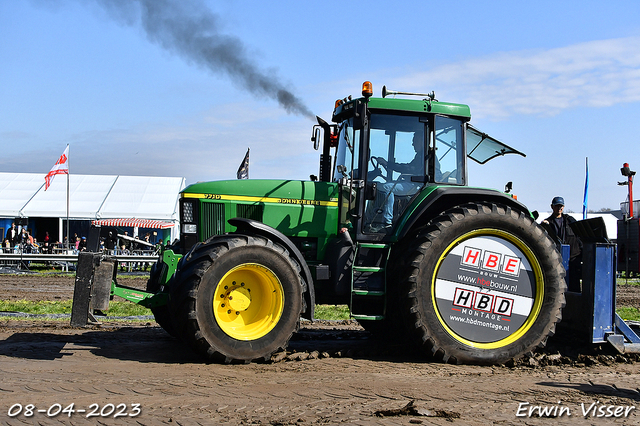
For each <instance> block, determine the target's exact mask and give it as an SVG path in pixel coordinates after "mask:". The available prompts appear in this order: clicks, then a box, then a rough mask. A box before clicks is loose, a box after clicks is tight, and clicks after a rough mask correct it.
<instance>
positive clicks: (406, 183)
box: [367, 132, 426, 233]
mask: <svg viewBox="0 0 640 426" xmlns="http://www.w3.org/2000/svg"><path fill="white" fill-rule="evenodd" d="M412 144H413V149H414V151H415V156H414V157H413V160H411V161H410V162H409V163H390V162H388V161H387V160H386V159H385V158H383V157H375V158H376V160H377V161H378V164H380V165H381V166H383V167H384V168H385V169H387V171H395V172H399V173H401V176H400V177H399V179H398V180H396V181H391V182H386V183H380V184H378V185H377V188H378V194H377V196H376V200H374V201H372V202H370V203H369V206H368V209H367V210H368V214H367V218H368V223H369V224H370V228H369V231H370V232H373V233H378V232H385V233H386V232H389V231H390V230H391V227H392V226H393V205H394V202H395V195H398V196H403V195H414V194H415V193H417V192H418V191H419V190H420V188H421V187H422V184H421V183H419V182H412V181H411V176H423V175H424V166H425V163H426V156H425V154H424V134H423V133H422V132H415V133H414V134H413V139H412ZM380 199H382V202H379V201H378V200H380ZM375 201H378V202H375ZM374 203H375V204H376V205H377V206H378V207H377V208H376V209H375V211H374V212H371V210H373V209H374V207H373V204H374ZM380 216H382V217H380Z"/></svg>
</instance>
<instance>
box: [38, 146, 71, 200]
mask: <svg viewBox="0 0 640 426" xmlns="http://www.w3.org/2000/svg"><path fill="white" fill-rule="evenodd" d="M68 174H69V145H67V148H66V149H65V150H64V152H63V153H62V155H61V156H60V158H58V161H56V164H54V166H53V167H52V168H51V171H50V172H49V173H47V175H46V176H45V177H44V190H45V191H46V190H47V189H49V186H50V185H51V181H52V180H53V177H54V176H55V175H68Z"/></svg>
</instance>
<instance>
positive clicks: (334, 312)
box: [314, 305, 349, 320]
mask: <svg viewBox="0 0 640 426" xmlns="http://www.w3.org/2000/svg"><path fill="white" fill-rule="evenodd" d="M314 316H315V318H316V319H322V320H348V319H349V307H348V306H347V305H316V311H315V315H314Z"/></svg>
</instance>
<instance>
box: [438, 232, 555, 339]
mask: <svg viewBox="0 0 640 426" xmlns="http://www.w3.org/2000/svg"><path fill="white" fill-rule="evenodd" d="M484 236H493V237H497V238H501V239H503V240H504V241H507V242H509V243H511V244H513V245H514V246H515V247H516V248H517V249H518V250H520V254H521V255H522V257H523V260H526V261H527V262H528V263H529V265H530V268H531V271H532V273H533V277H534V282H533V291H534V296H533V300H532V305H531V308H530V311H529V314H528V316H527V319H526V320H525V321H524V323H523V324H522V325H521V326H520V327H519V328H518V329H517V330H516V331H515V332H513V333H512V334H510V335H509V336H507V337H505V338H503V339H500V340H497V341H492V342H486V343H480V342H475V341H471V340H468V339H466V338H464V337H463V336H461V335H460V334H458V333H456V332H455V331H454V330H452V329H451V328H450V327H449V326H448V325H447V322H446V320H445V319H444V318H443V312H440V309H439V308H436V309H435V313H436V315H437V317H438V321H439V322H440V324H441V325H442V327H443V328H444V329H445V330H446V331H447V333H449V335H450V336H451V337H453V338H454V339H456V340H458V341H459V342H461V343H463V344H465V345H468V346H471V347H475V348H479V349H498V348H501V347H504V346H507V345H509V344H511V343H513V342H515V341H517V340H518V339H520V338H521V337H522V336H523V335H524V334H525V333H526V332H527V331H529V329H530V328H531V327H532V326H533V324H534V323H535V321H536V319H537V318H538V315H539V314H540V310H541V308H542V302H543V300H544V279H543V273H542V268H541V266H540V263H539V262H538V259H537V258H536V256H535V255H534V254H533V252H532V251H531V249H530V248H529V247H528V246H527V245H526V244H525V243H524V242H523V241H522V240H520V239H519V238H517V237H516V236H515V235H512V234H510V233H508V232H504V231H501V230H498V229H491V228H488V229H478V230H475V231H471V232H469V233H467V234H464V235H462V236H460V237H459V238H456V239H455V240H454V241H453V242H452V243H451V244H450V245H449V246H448V247H447V248H446V249H445V250H444V252H443V253H442V256H440V259H438V263H437V265H436V268H435V271H434V274H433V277H432V280H433V282H434V283H435V282H436V280H437V279H438V273H439V269H440V267H441V265H442V263H443V261H444V259H445V258H446V257H447V256H448V255H449V253H450V252H451V250H452V249H453V248H454V247H456V246H457V245H459V244H461V243H463V242H465V241H467V240H470V239H472V238H474V237H484ZM431 298H432V301H433V305H434V306H438V302H437V300H436V285H432V286H431Z"/></svg>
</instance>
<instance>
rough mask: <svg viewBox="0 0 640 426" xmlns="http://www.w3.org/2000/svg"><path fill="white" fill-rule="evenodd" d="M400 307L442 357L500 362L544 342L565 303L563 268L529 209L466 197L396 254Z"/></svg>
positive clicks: (419, 337)
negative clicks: (472, 201) (474, 201)
mask: <svg viewBox="0 0 640 426" xmlns="http://www.w3.org/2000/svg"><path fill="white" fill-rule="evenodd" d="M398 259H399V261H398V270H397V271H396V274H397V275H396V276H400V277H401V279H400V288H401V292H400V295H401V298H402V302H403V305H404V306H403V307H402V308H401V312H400V313H401V314H402V315H403V316H404V320H405V323H406V324H408V325H409V328H410V331H411V333H412V336H413V339H414V341H415V342H416V343H417V344H418V346H419V347H420V348H421V349H422V350H423V351H424V352H426V353H427V354H429V355H431V356H434V357H435V358H436V359H439V360H441V361H443V362H450V363H456V364H460V363H464V364H498V363H503V362H506V361H507V360H509V359H512V358H517V357H519V356H520V355H522V354H524V353H526V352H528V351H531V350H533V349H535V348H536V347H538V346H543V345H544V344H545V343H546V340H547V338H548V337H549V336H551V335H553V333H554V331H555V325H556V324H557V323H558V322H559V321H560V318H561V310H562V307H563V306H564V303H565V299H564V292H565V290H566V285H565V283H564V268H563V267H562V261H561V258H560V255H559V253H558V252H557V250H556V249H555V245H554V243H553V241H552V240H551V239H550V238H549V237H548V236H547V234H546V233H545V232H544V231H543V230H542V228H540V227H539V226H538V225H537V224H536V223H535V222H534V221H533V220H532V219H531V218H530V217H529V216H527V215H525V214H524V213H523V212H520V211H515V210H512V209H511V208H509V207H507V206H504V205H500V204H490V203H482V204H467V205H464V206H460V207H456V208H453V209H451V210H449V211H447V212H445V213H444V214H442V215H441V216H439V217H437V218H436V219H435V220H433V221H432V222H431V223H430V225H429V226H428V227H427V228H425V229H424V230H423V231H422V232H420V233H419V234H418V235H417V236H416V238H415V239H414V240H413V241H412V242H411V243H409V244H408V245H407V246H405V248H404V250H403V251H401V255H400V257H399V258H398Z"/></svg>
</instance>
